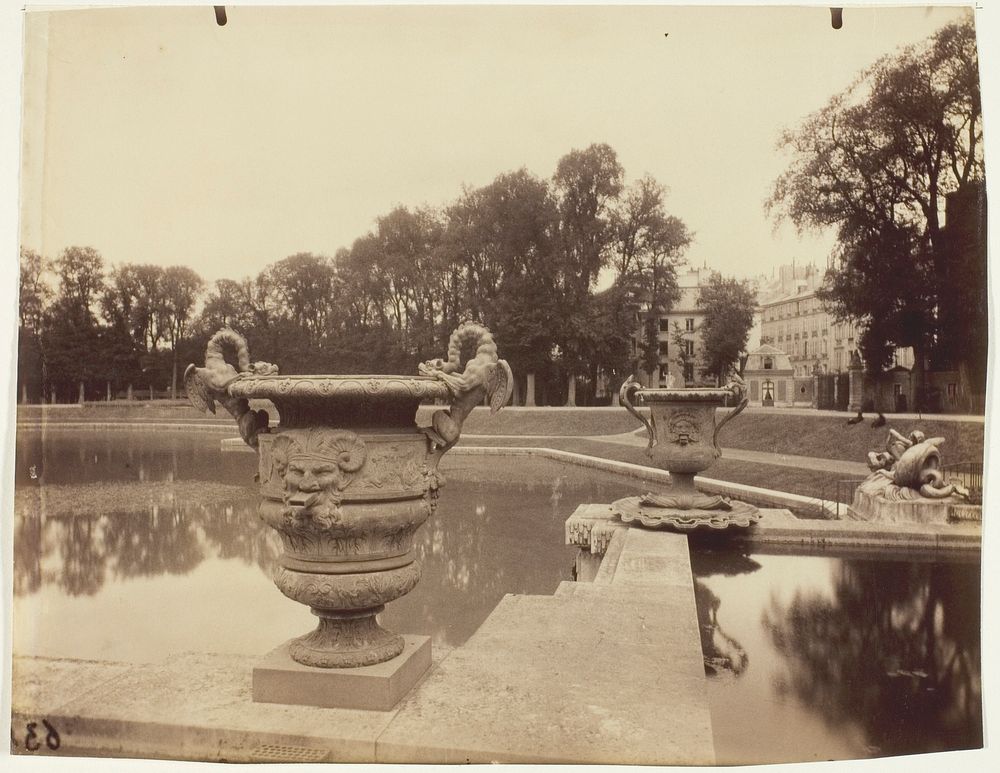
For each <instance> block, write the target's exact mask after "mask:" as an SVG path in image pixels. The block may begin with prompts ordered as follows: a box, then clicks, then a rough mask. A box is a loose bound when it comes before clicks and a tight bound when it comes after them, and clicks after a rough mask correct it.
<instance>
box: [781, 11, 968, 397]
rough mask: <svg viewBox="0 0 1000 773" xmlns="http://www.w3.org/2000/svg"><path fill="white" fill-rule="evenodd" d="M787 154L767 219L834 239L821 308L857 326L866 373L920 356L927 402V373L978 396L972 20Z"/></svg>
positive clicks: (819, 116)
mask: <svg viewBox="0 0 1000 773" xmlns="http://www.w3.org/2000/svg"><path fill="white" fill-rule="evenodd" d="M781 146H782V147H783V148H785V149H786V150H788V151H790V153H791V154H792V158H793V160H792V163H791V165H790V166H789V168H788V170H787V171H786V172H785V173H784V174H783V175H782V176H781V177H780V178H779V179H778V180H777V182H776V184H775V186H774V191H773V194H772V196H771V199H770V202H769V205H770V207H771V209H772V212H774V213H775V214H776V216H777V217H779V218H781V217H787V218H790V219H791V220H792V221H793V222H794V223H795V224H797V225H798V226H799V227H801V228H819V229H825V228H829V227H833V228H835V229H836V232H837V237H838V246H837V254H836V258H837V262H836V266H835V268H834V269H832V270H831V271H829V272H828V273H827V276H826V282H825V286H824V289H823V291H822V293H821V297H822V298H823V299H824V301H825V303H826V304H827V306H828V307H829V308H830V309H832V310H833V311H834V312H835V313H836V315H837V316H838V317H839V318H841V319H853V320H855V321H857V322H858V324H859V327H860V330H861V336H860V347H859V348H860V350H861V354H862V357H863V359H864V361H865V365H866V367H867V369H868V370H869V372H872V373H878V372H881V371H882V369H883V368H884V367H886V366H888V365H889V364H890V363H891V360H892V353H893V350H894V349H895V348H897V347H913V351H914V355H915V366H914V370H913V372H914V377H915V382H916V386H917V396H918V400H920V396H921V395H922V394H923V393H924V388H923V385H924V371H925V369H926V367H927V366H928V365H929V366H930V367H931V368H932V369H935V370H952V369H954V370H958V371H959V373H960V375H961V377H962V380H963V381H964V382H965V384H966V387H967V388H970V387H971V388H972V389H973V391H977V392H980V391H982V390H983V385H984V384H985V377H986V364H987V323H988V318H987V278H986V209H985V193H984V191H985V189H984V185H983V179H984V174H985V171H984V166H983V128H982V104H981V95H980V84H979V65H978V56H977V50H976V35H975V28H974V26H973V21H972V15H971V14H970V15H969V17H968V18H967V20H965V21H963V22H960V23H955V24H950V25H948V26H946V27H943V28H942V29H940V30H939V31H938V32H937V33H935V34H934V35H933V36H931V37H930V38H929V39H928V40H926V41H924V42H923V43H921V44H919V45H915V46H912V47H909V48H907V49H905V50H903V51H901V52H899V53H897V54H894V55H891V56H886V57H884V58H883V59H881V60H879V61H878V62H876V63H875V64H874V65H872V66H871V67H869V68H868V69H866V70H864V71H863V72H862V73H860V75H859V76H858V77H857V79H856V80H855V82H854V83H853V84H852V85H851V86H850V87H849V88H848V89H847V90H845V91H844V92H843V93H841V94H837V95H835V96H834V97H833V98H832V99H830V101H829V102H828V103H827V104H826V105H825V106H824V107H823V108H822V109H821V110H819V111H818V112H816V113H814V114H813V115H811V116H809V117H808V118H807V119H806V120H805V121H804V122H803V123H802V125H801V126H800V127H799V128H797V129H795V130H794V131H789V132H787V133H786V134H785V135H784V136H783V137H782V140H781ZM946 205H947V224H946V223H945V222H944V221H945V213H946ZM946 225H947V227H946Z"/></svg>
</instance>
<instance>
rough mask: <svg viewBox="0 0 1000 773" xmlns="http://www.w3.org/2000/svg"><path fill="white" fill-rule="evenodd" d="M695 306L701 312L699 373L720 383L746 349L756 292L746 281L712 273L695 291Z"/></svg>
mask: <svg viewBox="0 0 1000 773" xmlns="http://www.w3.org/2000/svg"><path fill="white" fill-rule="evenodd" d="M698 306H699V307H701V308H702V309H704V311H705V318H704V320H702V323H701V325H700V328H699V329H700V330H701V346H702V372H703V373H704V374H705V375H708V376H711V377H712V378H714V379H715V383H716V385H717V386H721V385H722V384H723V383H724V382H725V380H726V378H727V377H728V376H729V373H730V372H731V371H732V369H733V366H734V365H738V363H739V356H740V354H741V353H742V352H744V351H746V345H747V339H748V338H749V337H750V328H752V327H753V316H754V311H755V309H756V307H757V294H756V292H755V291H754V289H753V288H752V287H751V286H750V283H749V282H748V281H745V280H744V281H742V282H740V281H738V280H736V279H733V278H724V277H723V276H722V275H721V274H719V273H717V272H716V273H713V274H712V276H711V278H710V279H709V281H708V284H706V285H703V286H702V287H701V289H700V290H699V292H698Z"/></svg>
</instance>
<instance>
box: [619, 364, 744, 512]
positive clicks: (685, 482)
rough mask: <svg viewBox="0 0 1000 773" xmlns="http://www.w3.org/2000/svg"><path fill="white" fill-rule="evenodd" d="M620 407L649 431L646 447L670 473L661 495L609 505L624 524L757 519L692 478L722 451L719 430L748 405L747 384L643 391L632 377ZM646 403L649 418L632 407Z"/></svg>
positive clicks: (739, 504)
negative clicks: (722, 411)
mask: <svg viewBox="0 0 1000 773" xmlns="http://www.w3.org/2000/svg"><path fill="white" fill-rule="evenodd" d="M619 397H620V399H621V402H622V405H624V406H625V409H626V410H627V411H628V412H629V413H631V414H632V415H633V416H635V418H637V419H638V420H639V421H640V422H642V424H643V426H645V428H646V431H647V433H648V434H649V445H648V446H647V448H646V450H647V453H648V454H649V455H650V457H652V458H653V460H654V461H655V463H656V466H657V467H660V468H662V469H664V470H667V471H668V472H669V473H670V488H669V490H668V491H666V492H664V493H660V494H656V493H648V494H646V495H644V496H641V497H626V498H624V499H620V500H618V501H617V502H614V503H613V504H612V508H613V509H614V510H615V512H616V513H617V514H618V515H619V517H620V518H621V519H622V520H623V521H625V522H626V523H632V522H636V523H639V524H641V525H643V526H648V527H652V528H656V527H672V528H675V529H681V530H690V529H694V528H697V527H707V528H713V529H724V528H727V527H730V526H741V527H746V526H749V525H750V524H752V523H756V522H757V521H758V520H759V519H760V513H759V512H758V510H757V508H756V507H753V506H751V505H748V504H746V503H745V502H738V501H734V500H731V499H729V498H727V497H722V496H713V495H709V494H703V493H701V492H700V491H698V490H697V489H696V488H695V485H694V477H695V475H696V474H697V473H700V472H704V471H705V470H707V469H708V468H709V467H711V466H712V464H713V463H714V462H715V460H716V459H718V458H719V457H720V456H721V455H722V449H721V448H720V447H719V431H720V430H721V429H722V428H723V426H725V425H726V423H727V422H729V421H730V420H731V419H733V418H734V417H735V416H736V415H737V414H738V413H740V412H741V411H742V410H743V409H744V408H745V407H746V406H747V396H746V388H745V386H744V384H743V380H742V379H740V378H739V376H736V377H735V378H734V380H733V381H732V382H730V383H729V384H727V385H726V386H725V387H723V388H721V389H646V388H643V387H642V386H640V385H639V384H638V383H636V381H635V380H634V379H633V378H631V377H630V378H629V380H628V381H626V382H625V383H624V384H622V388H621V391H620V393H619ZM728 398H735V400H736V401H737V405H736V407H735V408H734V409H733V410H731V411H730V412H729V413H728V414H726V415H725V416H724V417H723V418H722V420H721V421H719V422H718V423H716V408H718V407H721V406H723V405H724V404H725V402H726V400H727V399H728ZM636 404H639V405H646V406H648V407H649V412H650V419H649V420H647V419H646V417H645V416H643V415H642V414H641V413H639V412H638V411H637V410H636Z"/></svg>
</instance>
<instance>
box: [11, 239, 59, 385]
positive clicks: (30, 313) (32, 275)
mask: <svg viewBox="0 0 1000 773" xmlns="http://www.w3.org/2000/svg"><path fill="white" fill-rule="evenodd" d="M51 272H52V267H51V265H50V263H49V261H47V260H46V259H45V258H43V257H42V256H41V255H39V254H38V253H37V252H35V251H34V250H29V249H25V248H23V247H22V248H21V264H20V276H19V286H18V298H17V310H18V323H19V325H18V337H17V339H18V355H17V359H18V381H19V382H20V384H21V402H27V401H28V395H29V392H30V393H34V394H39V395H40V394H41V393H42V390H43V388H44V384H45V359H44V357H43V353H42V348H41V332H42V323H43V321H44V319H45V313H46V310H47V309H48V307H49V304H50V303H51V301H52V296H53V291H52V286H51V284H49V278H50V275H51Z"/></svg>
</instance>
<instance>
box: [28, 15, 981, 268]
mask: <svg viewBox="0 0 1000 773" xmlns="http://www.w3.org/2000/svg"><path fill="white" fill-rule="evenodd" d="M963 13H966V11H964V10H962V9H958V8H943V7H938V8H934V9H931V8H885V7H882V8H877V9H854V8H847V9H846V10H845V12H844V22H845V23H844V26H843V28H842V29H840V30H834V29H832V27H831V24H830V13H829V11H828V9H826V8H823V7H811V8H795V7H784V8H753V7H749V8H683V7H649V6H646V7H629V8H623V7H554V8H553V7H475V8H461V7H452V8H441V7H435V8H428V7H424V8H420V7H416V8H413V7H383V8H371V7H368V8H365V7H361V8H350V7H346V8H345V7H342V8H332V9H331V8H305V9H291V8H270V9H267V8H250V7H232V6H230V7H229V8H228V24H227V25H226V26H225V27H219V26H217V25H216V23H215V19H214V15H213V13H212V10H211V8H209V7H201V8H161V9H154V8H138V9H108V10H75V11H60V12H35V13H29V14H28V20H27V23H26V35H27V37H26V41H27V76H26V82H25V91H24V98H25V126H24V137H25V147H24V159H23V162H22V163H23V178H22V183H23V184H22V193H23V199H22V201H23V209H22V243H23V244H24V245H25V246H28V247H32V248H34V249H36V250H39V251H41V252H42V253H43V254H45V255H47V256H49V257H55V256H56V255H57V254H58V253H59V251H61V250H62V249H63V248H64V247H66V246H68V245H72V244H78V245H88V246H92V247H95V248H97V249H98V250H99V251H100V252H101V253H102V254H103V255H104V257H105V259H106V261H108V262H110V263H121V262H142V263H144V262H149V263H158V264H161V265H170V264H187V265H191V266H193V267H194V268H195V269H196V270H198V271H199V272H200V273H201V274H202V276H204V277H205V278H206V279H209V280H214V279H217V278H220V277H230V278H239V277H242V276H245V275H249V274H256V273H257V272H258V271H260V270H261V269H262V268H264V266H266V265H267V264H269V263H271V262H274V261H276V260H279V259H281V258H283V257H286V256H288V255H290V254H292V253H295V252H299V251H312V252H316V253H322V254H327V255H332V254H333V253H334V252H335V251H336V250H337V249H338V248H340V247H346V246H350V244H351V243H352V242H353V240H354V239H355V238H357V237H358V236H360V235H362V234H364V233H365V232H366V231H368V230H369V229H371V228H372V227H373V225H374V221H375V218H376V217H378V216H379V215H381V214H385V213H387V212H388V211H389V210H390V209H391V208H392V207H393V206H395V205H397V204H403V205H407V206H411V207H412V206H416V205H420V204H429V205H433V206H439V205H444V204H447V203H449V202H450V201H452V200H453V199H454V198H455V197H457V196H458V194H459V193H460V192H461V189H462V186H463V185H469V186H479V185H484V184H486V183H489V182H490V181H491V180H492V179H493V178H494V177H495V176H496V175H497V174H499V173H501V172H504V171H508V170H512V169H516V168H519V167H521V166H525V167H527V168H528V169H529V170H530V171H532V172H534V173H535V174H538V175H540V176H543V177H550V176H551V174H552V173H553V171H554V170H555V167H556V163H557V162H558V160H559V158H560V157H561V156H562V155H564V154H565V153H567V152H569V151H570V150H571V149H573V148H584V147H586V146H587V145H589V144H591V143H594V142H607V143H609V144H610V145H611V146H612V147H613V148H614V149H615V150H616V151H617V152H618V155H619V159H620V161H621V163H622V164H623V166H624V167H625V170H626V174H627V175H628V180H629V181H631V180H635V179H637V178H638V177H640V176H641V175H643V174H645V173H650V174H652V175H653V176H654V177H655V178H656V179H657V180H659V181H660V182H661V183H663V184H664V185H666V186H667V187H668V188H669V197H668V199H667V208H668V210H669V211H670V212H671V213H672V214H675V215H677V216H679V217H680V218H681V219H682V220H684V221H685V223H687V225H688V227H689V228H690V229H691V230H692V231H694V232H695V237H696V238H695V242H694V244H693V246H692V247H691V249H690V250H689V252H688V256H689V258H690V260H691V262H692V263H693V264H697V265H701V264H702V263H707V264H708V265H709V266H710V267H713V268H716V269H718V270H721V271H723V272H724V273H727V274H735V275H738V276H746V275H751V274H754V273H757V272H763V271H770V270H771V268H772V266H775V265H778V264H781V263H787V262H791V261H792V259H793V258H794V259H796V260H798V261H805V262H809V261H815V262H816V263H817V264H819V265H825V260H826V256H827V254H828V253H829V251H830V247H831V245H832V242H831V238H830V235H829V234H824V235H807V236H806V237H803V238H799V237H798V236H797V235H796V234H795V232H794V229H793V228H792V227H791V226H790V225H786V226H784V227H782V228H781V229H780V230H779V231H777V232H774V230H773V223H772V222H771V221H770V220H769V219H768V218H767V216H766V215H765V213H764V210H763V201H764V200H765V198H766V197H767V196H768V193H769V190H770V186H771V184H772V182H773V180H774V179H775V177H776V176H777V175H778V174H779V173H780V172H781V171H782V170H783V169H784V168H785V166H786V165H787V158H785V157H783V156H782V155H780V154H779V153H778V152H776V149H775V144H776V141H777V139H778V136H779V134H780V132H781V130H782V129H783V128H785V127H792V126H794V125H796V124H797V123H798V122H799V121H800V120H801V119H802V118H803V117H805V116H806V115H807V114H808V113H809V112H810V111H812V110H815V109H817V108H818V107H820V106H821V105H822V104H824V103H825V102H826V100H827V99H828V98H829V97H830V96H831V95H832V94H834V93H835V92H837V91H839V90H841V89H842V88H844V87H845V86H847V85H848V83H849V82H850V81H851V80H852V79H853V78H854V76H855V75H856V74H857V72H858V71H859V70H860V69H861V68H863V67H865V66H866V65H868V64H870V63H871V62H873V61H874V60H876V59H877V58H878V57H879V56H881V55H882V54H885V53H887V52H891V51H893V50H895V49H896V48H897V47H898V46H900V45H904V44H908V43H912V42H915V41H918V40H920V39H922V38H925V37H926V36H928V35H930V34H931V33H932V32H934V30H936V29H938V28H939V27H941V26H942V25H944V24H946V23H947V22H949V21H952V20H954V19H956V18H959V17H960V16H961V14H963ZM46 42H47V45H46Z"/></svg>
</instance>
